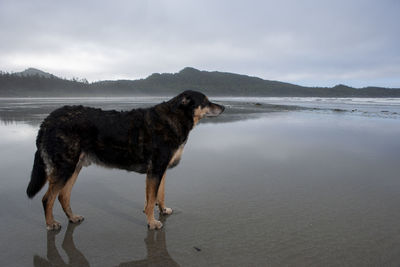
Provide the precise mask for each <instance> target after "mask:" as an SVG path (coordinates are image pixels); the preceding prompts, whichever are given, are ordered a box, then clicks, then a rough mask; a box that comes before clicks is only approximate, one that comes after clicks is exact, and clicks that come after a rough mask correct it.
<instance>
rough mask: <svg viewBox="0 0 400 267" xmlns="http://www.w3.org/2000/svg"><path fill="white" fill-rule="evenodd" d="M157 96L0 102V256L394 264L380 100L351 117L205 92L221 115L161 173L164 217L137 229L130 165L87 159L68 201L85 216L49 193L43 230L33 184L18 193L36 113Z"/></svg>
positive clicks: (394, 156)
mask: <svg viewBox="0 0 400 267" xmlns="http://www.w3.org/2000/svg"><path fill="white" fill-rule="evenodd" d="M164 100H166V99H163V98H156V99H151V98H148V99H145V98H140V99H137V98H136V99H133V98H132V99H131V98H123V99H84V98H79V99H52V100H51V99H36V100H32V99H25V100H21V99H7V100H4V99H1V100H0V119H1V122H0V135H1V136H2V138H1V139H0V158H1V164H0V173H1V179H0V198H1V201H0V203H1V204H0V216H1V218H2V219H1V220H0V229H1V230H0V238H1V240H3V242H1V243H0V251H1V252H0V265H1V266H49V265H62V264H68V263H70V264H72V265H78V264H80V265H81V266H89V265H90V266H119V265H120V266H135V265H146V264H148V265H151V264H154V265H157V264H158V265H163V266H179V265H182V266H210V265H219V266H249V265H253V266H254V265H256V266H266V265H267V266H282V265H284V266H287V265H289V266H311V265H313V266H316V265H317V266H338V265H340V266H342V265H344V266H382V265H384V266H397V265H399V264H400V256H399V255H400V228H399V222H400V212H399V211H400V210H399V206H398V203H400V194H399V191H400V179H399V175H398V174H399V173H400V165H399V158H400V141H399V138H398V137H399V136H400V123H399V122H400V120H399V119H398V118H397V116H396V114H392V115H390V116H389V115H387V114H385V113H387V112H381V109H383V108H385V109H384V110H388V111H389V112H392V113H395V112H398V111H396V109H397V107H394V108H393V107H392V106H390V105H389V104H388V105H386V104H385V103H383V104H382V103H380V104H379V105H382V106H381V107H382V108H381V107H379V108H377V106H376V105H375V106H374V108H370V107H369V108H365V107H364V109H368V110H369V111H368V114H365V113H364V111H362V112H352V110H353V109H357V110H364V109H363V107H362V105H364V104H358V105H357V104H354V105H351V104H349V103H343V101H342V102H341V103H338V105H339V106H338V105H334V104H332V101H331V102H330V103H329V104H326V105H324V104H323V103H322V104H321V103H319V102H323V100H319V101H318V100H313V101H311V102H312V103H311V104H310V105H306V104H304V103H301V101H300V100H298V101H297V102H296V101H295V100H293V99H291V100H289V99H284V100H281V101H278V100H273V99H269V100H268V99H240V100H238V99H217V100H218V101H220V102H222V103H223V104H224V105H226V106H227V107H228V109H227V110H226V113H223V114H222V115H221V117H219V118H216V119H208V121H204V122H203V123H201V124H200V125H198V126H197V127H196V128H195V129H194V130H193V131H192V132H191V134H190V136H189V140H188V143H187V145H186V146H185V151H184V153H183V157H182V161H181V163H180V164H179V165H178V166H177V167H176V168H174V169H171V170H169V171H168V172H167V178H166V179H167V180H166V203H167V205H168V206H169V207H171V208H173V209H174V213H173V214H172V215H171V216H168V217H161V220H163V222H164V228H163V229H162V230H161V231H148V230H147V227H146V220H145V216H144V214H143V213H142V209H143V202H144V188H145V176H144V175H140V174H136V173H128V172H126V171H122V170H115V169H113V170H111V169H104V168H101V167H98V166H94V165H92V166H90V167H88V168H85V169H83V170H82V172H81V174H80V176H79V178H78V181H77V183H76V185H75V187H74V189H73V192H72V199H71V205H72V208H73V210H74V211H75V212H76V213H78V214H82V215H84V216H85V221H84V222H83V223H82V224H80V225H78V226H74V225H68V222H67V219H66V217H65V215H64V213H63V211H62V209H61V207H60V205H59V204H58V203H57V204H56V205H55V207H54V214H55V218H56V219H57V220H58V221H60V222H61V224H62V227H63V228H62V229H61V231H60V232H59V233H48V232H47V231H46V229H45V224H44V216H43V211H42V204H41V197H42V195H43V194H44V191H45V190H44V189H43V190H42V191H41V192H39V194H38V195H37V196H36V197H35V198H34V199H33V200H29V199H28V198H27V197H26V194H25V189H26V186H27V184H28V181H29V176H30V171H31V167H32V163H33V155H34V151H35V149H36V148H35V138H36V133H37V129H38V127H39V123H40V121H41V120H42V119H43V118H44V117H45V116H46V115H47V114H48V113H49V112H50V111H51V110H53V109H54V108H56V107H59V106H62V105H64V104H84V105H91V106H96V107H102V108H105V109H118V110H120V109H123V110H126V109H130V108H132V107H145V106H150V105H152V104H154V103H157V102H160V101H164ZM285 101H286V102H285ZM289 102H290V103H289ZM314 102H318V103H319V104H318V105H317V104H315V103H314ZM340 105H341V106H340ZM370 105H374V103H372V104H371V103H370ZM377 105H378V104H377ZM344 107H348V108H346V109H345V108H344ZM335 109H341V110H345V111H335ZM377 110H379V112H375V111H377ZM381 113H382V114H381ZM371 114H378V115H371ZM206 122H213V123H206ZM157 216H158V215H157ZM4 240H6V241H7V242H5V241H4Z"/></svg>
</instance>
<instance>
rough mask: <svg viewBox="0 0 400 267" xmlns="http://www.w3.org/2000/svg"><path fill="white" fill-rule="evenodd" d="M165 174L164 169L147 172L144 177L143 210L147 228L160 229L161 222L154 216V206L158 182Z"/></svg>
mask: <svg viewBox="0 0 400 267" xmlns="http://www.w3.org/2000/svg"><path fill="white" fill-rule="evenodd" d="M164 174H165V170H164V171H163V173H162V174H155V173H153V172H151V171H150V172H148V173H147V177H146V207H145V209H144V212H145V213H146V217H147V225H148V226H149V229H151V230H153V229H160V228H161V227H162V223H161V222H160V221H157V220H156V219H155V218H154V206H155V204H156V201H157V192H158V188H159V187H160V182H161V179H162V177H163V176H164Z"/></svg>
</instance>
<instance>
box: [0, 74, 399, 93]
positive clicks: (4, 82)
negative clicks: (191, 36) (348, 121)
mask: <svg viewBox="0 0 400 267" xmlns="http://www.w3.org/2000/svg"><path fill="white" fill-rule="evenodd" d="M187 89H192V90H199V91H202V92H203V93H205V94H207V95H213V96H299V97H301V96H314V97H400V89H389V88H381V87H366V88H360V89H356V88H351V87H348V86H345V85H337V86H335V87H332V88H326V87H304V86H298V85H294V84H290V83H284V82H278V81H269V80H263V79H260V78H257V77H250V76H246V75H239V74H234V73H225V72H217V71H215V72H208V71H199V70H197V69H194V68H184V69H183V70H181V71H180V72H178V73H174V74H170V73H163V74H158V73H155V74H152V75H150V76H149V77H147V78H146V79H140V80H117V81H99V82H93V83H88V82H87V81H86V80H84V79H83V80H80V79H73V80H67V79H62V78H59V77H56V76H54V75H52V74H49V73H46V72H43V71H40V70H36V69H32V68H31V69H28V70H26V71H24V72H20V73H12V74H9V73H3V72H1V73H0V97H56V96H129V95H159V96H163V95H165V96H167V95H175V94H177V93H179V92H182V91H183V90H187Z"/></svg>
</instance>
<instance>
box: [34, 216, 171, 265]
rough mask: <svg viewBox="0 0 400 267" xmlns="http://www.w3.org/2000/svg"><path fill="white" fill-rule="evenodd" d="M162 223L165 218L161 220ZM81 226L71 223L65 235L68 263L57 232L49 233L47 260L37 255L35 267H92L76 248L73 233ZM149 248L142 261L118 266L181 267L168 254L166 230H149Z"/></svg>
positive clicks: (64, 242)
mask: <svg viewBox="0 0 400 267" xmlns="http://www.w3.org/2000/svg"><path fill="white" fill-rule="evenodd" d="M160 219H161V221H162V222H164V221H165V217H164V216H163V217H161V218H160ZM78 225H79V224H73V223H69V224H68V227H67V230H66V232H65V235H64V240H63V243H62V248H63V250H64V251H65V253H66V254H67V257H68V263H65V262H64V259H63V258H62V257H61V255H60V253H59V252H58V249H57V247H56V235H57V234H58V233H59V231H58V232H56V231H48V232H47V259H45V258H43V257H40V256H38V255H35V256H34V257H33V265H34V266H35V267H43V266H90V264H89V261H88V260H87V259H86V258H85V256H84V255H83V254H82V253H81V252H80V251H79V250H78V249H77V248H76V246H75V243H74V239H73V233H74V229H75V227H77V226H78ZM144 242H145V244H146V248H147V257H146V258H145V259H142V260H134V261H129V262H123V263H121V264H119V265H118V266H125V267H126V266H179V264H178V263H176V262H175V261H174V260H173V259H172V258H171V256H170V255H169V253H168V250H167V245H166V238H165V230H164V229H162V230H159V231H155V230H148V231H147V237H146V238H145V239H144Z"/></svg>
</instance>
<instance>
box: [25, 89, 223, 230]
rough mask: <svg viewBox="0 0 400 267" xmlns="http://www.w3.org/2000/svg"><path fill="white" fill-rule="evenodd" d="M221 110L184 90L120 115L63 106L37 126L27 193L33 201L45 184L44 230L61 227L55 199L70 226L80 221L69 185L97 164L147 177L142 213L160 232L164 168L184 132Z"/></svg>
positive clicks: (175, 158) (176, 154)
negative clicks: (157, 213)
mask: <svg viewBox="0 0 400 267" xmlns="http://www.w3.org/2000/svg"><path fill="white" fill-rule="evenodd" d="M223 111H224V107H223V106H221V105H218V104H215V103H211V102H210V101H209V100H208V98H207V97H206V96H205V95H203V94H202V93H199V92H195V91H185V92H183V93H181V94H180V95H178V96H176V97H174V98H172V99H171V100H169V101H168V102H163V103H161V104H158V105H156V106H154V107H151V108H147V109H133V110H131V111H125V112H118V111H115V110H110V111H104V110H101V109H96V108H90V107H83V106H64V107H62V108H60V109H57V110H55V111H53V112H52V113H51V114H50V115H49V116H48V117H47V118H46V119H45V120H44V121H43V122H42V124H41V126H40V130H39V133H38V136H37V139H36V146H37V151H36V153H35V160H34V164H33V169H32V175H31V181H30V183H29V185H28V188H27V190H26V192H27V194H28V196H29V197H30V198H32V197H33V196H34V195H35V194H36V193H37V192H39V191H40V189H41V188H42V187H43V186H44V184H45V183H46V181H48V182H49V188H48V190H47V192H46V194H45V195H44V197H43V200H42V201H43V208H44V213H45V217H46V225H47V229H49V230H53V229H59V228H60V227H61V225H60V223H58V222H57V221H55V220H54V217H53V204H54V201H55V199H56V197H57V196H58V199H59V201H60V203H61V206H62V208H63V210H64V212H65V214H66V215H67V217H68V218H69V220H70V221H71V222H80V221H82V220H83V217H82V216H80V215H76V214H73V213H72V210H71V207H70V196H71V190H72V186H73V185H74V183H75V181H76V179H77V177H78V174H79V171H80V170H81V168H82V167H83V166H88V165H89V164H90V163H96V164H99V165H103V166H106V167H111V168H119V169H125V170H128V171H135V172H139V173H146V174H147V178H146V204H145V210H144V211H145V213H146V216H147V223H148V226H149V228H150V229H159V228H161V227H162V223H161V222H159V221H157V220H156V219H155V218H154V207H155V204H156V203H158V206H159V209H160V212H161V213H163V214H171V213H172V209H170V208H167V207H166V206H165V203H164V184H165V173H166V170H167V168H171V167H174V166H176V165H177V164H178V163H179V160H180V157H181V155H182V152H183V147H184V145H185V143H186V141H187V138H188V135H189V132H190V130H192V128H193V127H194V126H195V125H196V124H197V123H198V121H199V120H200V119H202V118H203V117H205V116H218V115H219V114H221V113H222V112H223Z"/></svg>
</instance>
